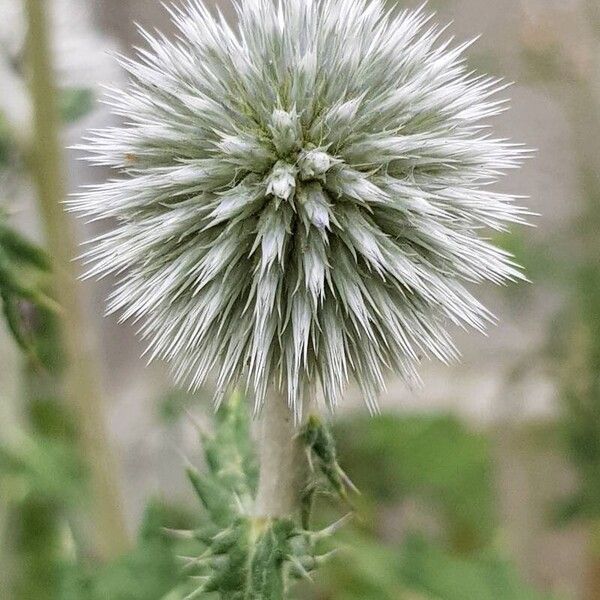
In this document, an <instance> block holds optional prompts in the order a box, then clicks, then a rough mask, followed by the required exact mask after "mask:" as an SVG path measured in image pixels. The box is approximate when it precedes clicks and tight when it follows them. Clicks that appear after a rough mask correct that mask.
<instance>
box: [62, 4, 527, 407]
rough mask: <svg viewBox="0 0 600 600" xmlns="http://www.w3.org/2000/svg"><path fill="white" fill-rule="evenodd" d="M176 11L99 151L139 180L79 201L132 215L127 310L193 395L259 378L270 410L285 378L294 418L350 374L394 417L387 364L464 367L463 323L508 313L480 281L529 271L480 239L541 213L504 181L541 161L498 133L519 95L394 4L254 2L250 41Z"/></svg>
mask: <svg viewBox="0 0 600 600" xmlns="http://www.w3.org/2000/svg"><path fill="white" fill-rule="evenodd" d="M171 12H172V17H173V20H174V22H175V25H176V26H177V27H178V28H179V36H178V38H177V40H176V41H170V40H168V39H166V38H165V37H163V36H161V35H157V36H151V35H149V34H147V33H145V32H144V36H145V38H146V40H147V42H148V45H149V48H148V49H145V50H140V52H139V57H138V60H129V59H126V58H123V59H122V64H123V66H124V67H125V68H126V69H127V71H128V72H129V74H130V76H131V84H130V86H129V88H128V89H126V90H125V91H115V92H114V93H113V94H112V95H111V97H110V102H111V104H112V106H113V107H114V110H115V112H116V114H118V115H121V116H123V117H124V118H125V119H126V123H125V125H124V126H122V127H116V128H112V129H106V130H102V131H96V132H93V133H92V135H91V136H90V138H89V139H88V140H87V141H88V142H89V143H87V144H86V145H85V146H84V148H85V149H86V150H87V151H89V152H90V153H91V156H90V157H89V159H90V160H92V161H94V162H96V163H97V164H99V165H104V166H110V167H113V168H115V169H117V170H119V171H120V172H122V174H123V176H124V177H122V178H119V179H115V180H112V181H109V182H108V183H105V184H103V185H99V186H95V187H93V188H91V189H90V190H89V191H88V192H86V193H84V194H82V195H81V196H80V197H78V198H77V199H75V200H73V202H72V207H73V208H74V209H75V210H78V211H81V212H82V213H84V214H85V215H87V216H88V217H91V218H93V219H107V218H114V219H115V221H114V228H113V229H112V230H111V231H109V232H108V233H107V234H105V235H103V236H102V237H100V238H99V239H97V240H95V241H94V244H93V248H92V250H91V251H90V252H89V253H88V254H87V258H88V259H89V260H90V261H91V262H92V263H93V266H92V267H91V269H90V271H89V274H90V275H97V276H104V275H107V274H117V275H118V279H119V281H118V286H117V288H116V291H115V292H114V294H113V295H112V297H111V301H110V310H111V311H120V312H121V313H122V316H123V319H134V320H135V321H140V322H141V323H142V325H141V333H142V335H143V336H144V337H145V338H147V340H148V345H149V352H150V353H151V355H152V357H156V356H160V357H162V358H164V359H167V360H168V361H171V362H172V363H173V364H174V366H175V372H176V374H177V376H178V377H179V378H181V379H183V380H187V381H189V382H190V384H191V385H192V386H199V385H201V384H202V383H203V382H204V381H205V380H206V379H207V377H209V376H211V374H214V377H215V379H216V382H217V387H218V389H219V390H220V392H225V390H227V388H229V387H231V386H232V385H234V384H236V383H237V382H238V381H239V380H242V381H244V380H245V381H246V382H247V383H248V384H249V386H250V387H251V388H252V390H253V392H254V396H255V398H256V405H257V407H260V406H261V405H262V403H263V400H264V398H265V395H266V394H267V390H268V388H269V386H270V385H271V384H273V385H275V386H278V387H279V388H280V389H282V390H283V391H284V392H285V393H286V394H287V397H288V399H289V403H290V405H291V406H293V407H294V408H295V409H296V411H297V413H299V412H300V411H301V407H302V402H303V398H305V397H306V394H310V393H314V392H315V388H316V387H317V386H318V385H320V386H321V388H322V392H323V395H324V398H325V400H326V402H327V403H328V404H329V405H330V406H332V407H333V406H335V405H337V404H338V401H339V400H340V398H341V396H342V393H343V391H344V389H345V387H346V385H347V383H348V381H350V380H355V381H356V382H357V383H358V384H359V386H360V387H361V389H362V391H363V393H364V397H365V400H366V402H367V404H368V405H369V407H370V408H371V409H375V408H376V404H377V397H378V395H379V394H380V392H381V391H382V389H383V388H384V380H385V376H386V372H389V371H393V372H395V373H397V374H399V375H401V376H402V377H403V378H404V379H405V380H406V381H407V382H415V381H417V380H418V375H417V372H416V365H417V363H418V361H419V359H420V357H421V356H423V355H430V356H435V357H437V358H439V359H441V360H443V361H447V360H449V359H452V358H453V357H455V355H456V350H455V347H454V345H453V343H452V341H451V339H450V336H449V334H448V332H447V326H448V324H449V323H454V324H458V325H461V326H464V325H467V326H472V327H474V328H476V329H479V330H481V329H483V328H484V326H485V323H486V321H488V320H489V319H490V314H489V313H488V312H487V310H486V309H485V308H484V307H483V306H482V305H481V304H480V303H479V302H478V301H477V300H476V299H475V298H474V297H473V296H472V295H471V293H470V292H469V291H468V290H467V288H466V287H465V285H468V284H471V283H479V282H483V281H492V282H495V283H501V282H504V281H506V280H511V279H516V278H519V277H520V276H521V275H520V271H519V269H518V267H516V266H515V265H514V263H513V262H512V261H511V259H510V256H509V255H507V254H506V253H505V252H503V251H501V250H499V249H497V248H495V247H494V246H493V245H492V244H490V243H489V242H488V241H486V240H485V238H483V237H482V230H485V229H486V228H490V227H491V228H494V229H502V228H504V227H505V226H506V225H507V224H508V223H511V222H522V221H523V219H524V218H525V215H526V212H525V211H524V210H523V209H522V208H519V207H517V206H516V205H515V203H514V200H515V197H512V196H510V195H505V194H501V193H498V192H496V191H493V190H492V189H490V186H489V184H491V183H493V182H494V181H495V180H496V179H497V177H498V176H499V174H500V173H502V172H504V171H505V170H507V169H512V168H514V167H517V166H518V165H519V163H520V161H521V159H522V157H523V154H524V151H523V150H522V149H521V148H520V147H518V146H517V145H514V144H510V143H508V142H506V141H505V140H500V139H494V138H493V137H490V136H489V134H488V133H486V131H485V129H484V126H483V125H482V120H484V119H486V118H487V117H491V116H493V115H496V114H498V113H499V112H501V111H502V110H504V107H505V104H504V101H502V100H497V99H496V93H497V92H498V91H499V90H500V89H501V88H502V86H501V83H500V81H498V80H497V79H494V78H488V77H479V76H475V75H473V74H472V73H471V72H469V71H468V69H467V67H466V65H465V61H464V58H463V53H464V51H465V49H466V48H467V47H468V46H469V44H468V43H467V44H462V45H459V46H453V45H452V43H451V41H443V40H442V35H443V29H440V28H438V27H436V26H435V25H430V24H429V23H430V17H429V16H428V15H426V14H425V13H424V12H423V11H422V10H418V11H405V12H402V13H399V14H396V13H388V12H385V11H384V9H383V5H382V2H380V1H377V0H376V1H372V2H367V1H365V0H304V1H302V2H298V1H297V0H280V1H278V2H277V1H276V0H244V1H243V2H242V1H240V2H239V3H238V4H237V12H238V17H239V25H238V27H237V28H236V29H233V28H231V27H230V25H228V23H227V22H226V20H225V19H224V18H223V17H222V16H220V15H216V16H215V15H213V14H212V13H211V12H210V11H209V10H208V9H207V8H205V7H204V6H203V5H202V4H201V2H200V0H189V1H188V3H187V5H186V6H185V7H184V8H173V9H171Z"/></svg>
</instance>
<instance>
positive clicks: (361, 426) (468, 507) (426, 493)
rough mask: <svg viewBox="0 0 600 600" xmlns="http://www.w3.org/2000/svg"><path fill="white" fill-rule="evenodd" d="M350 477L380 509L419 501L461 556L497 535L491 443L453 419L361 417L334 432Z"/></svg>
mask: <svg viewBox="0 0 600 600" xmlns="http://www.w3.org/2000/svg"><path fill="white" fill-rule="evenodd" d="M336 437H337V438H338V445H339V448H340V452H341V454H342V456H343V462H344V464H345V465H347V468H348V473H349V475H350V477H351V478H352V479H353V481H355V482H356V484H357V485H358V487H359V488H360V489H361V490H368V493H369V495H370V496H372V497H373V499H374V500H375V501H376V502H379V503H398V502H401V501H402V500H405V499H408V498H416V499H418V500H419V503H420V504H421V505H423V506H426V507H429V509H430V510H432V511H434V513H435V514H437V515H439V516H441V517H442V518H443V526H444V528H445V529H446V534H447V536H448V541H449V542H450V543H451V544H452V545H453V547H455V548H456V549H459V550H461V551H468V550H471V549H474V548H479V547H481V546H483V545H485V544H487V543H489V542H490V540H491V538H492V535H493V531H494V525H495V522H494V516H493V490H492V472H491V461H490V455H489V441H488V440H487V439H486V438H485V436H484V435H479V434H476V433H473V432H471V431H469V430H468V429H467V427H466V426H465V425H464V424H462V423H461V422H460V421H459V420H458V419H456V418H454V417H450V416H414V417H405V418H400V417H398V416H395V415H391V414H389V415H383V416H379V417H375V418H373V419H370V418H369V417H367V416H359V417H356V418H353V419H350V420H349V421H345V422H343V424H342V425H341V426H340V427H338V428H337V431H336Z"/></svg>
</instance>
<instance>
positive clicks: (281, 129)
mask: <svg viewBox="0 0 600 600" xmlns="http://www.w3.org/2000/svg"><path fill="white" fill-rule="evenodd" d="M270 129H271V133H272V134H273V143H274V144H275V149H276V150H277V153H278V154H279V155H280V156H286V155H287V154H289V153H290V152H291V151H292V150H293V149H294V148H296V147H298V146H299V141H300V140H299V138H300V124H299V121H298V114H297V113H296V111H295V110H293V111H292V112H286V111H285V110H279V109H277V110H275V111H273V115H272V117H271V126H270Z"/></svg>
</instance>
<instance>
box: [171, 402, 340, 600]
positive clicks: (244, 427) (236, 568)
mask: <svg viewBox="0 0 600 600" xmlns="http://www.w3.org/2000/svg"><path fill="white" fill-rule="evenodd" d="M218 419H219V420H218V423H217V428H216V433H215V435H214V436H213V437H211V436H209V435H206V434H201V437H202V442H203V447H204V455H205V459H206V463H207V465H208V472H200V471H198V470H197V469H196V468H195V467H193V466H191V465H189V466H188V476H189V479H190V481H191V483H192V486H193V488H194V490H195V492H196V494H197V496H198V498H199V499H200V501H201V503H202V506H203V507H204V509H205V518H204V522H203V524H202V525H201V526H200V527H199V528H197V529H196V530H194V531H175V532H171V533H172V534H173V535H176V536H178V537H183V538H189V539H195V540H197V541H198V542H199V543H200V544H202V545H203V546H204V548H205V550H204V552H203V553H202V554H201V555H200V556H188V557H182V559H183V560H184V563H185V568H186V570H187V571H188V572H189V573H190V574H194V573H195V574H196V575H195V578H196V580H197V581H198V587H197V588H195V589H194V591H193V592H192V593H191V594H190V595H188V597H187V598H188V600H191V599H192V598H200V597H203V596H204V594H208V593H212V592H215V593H218V594H219V595H220V597H221V598H222V599H223V600H259V599H260V600H265V599H267V598H268V599H269V600H283V599H284V598H288V597H289V595H288V590H289V587H290V585H291V584H292V583H293V582H294V580H298V579H302V578H309V577H310V574H311V573H312V572H313V571H315V570H316V569H317V568H318V567H319V565H321V564H322V563H323V562H325V561H327V560H328V559H329V558H330V557H331V556H332V552H326V551H321V552H319V548H318V547H319V545H320V542H323V541H325V540H327V539H328V538H329V537H331V536H332V535H333V534H334V533H335V532H336V531H337V530H338V529H339V527H341V526H342V525H343V524H344V523H345V522H346V520H347V518H343V519H341V520H340V521H339V522H337V523H334V524H333V525H331V526H330V527H327V528H325V529H323V530H321V531H311V530H310V529H309V525H310V523H309V520H310V519H309V516H310V504H309V503H310V501H311V500H312V497H313V495H314V493H315V492H319V491H322V492H327V493H333V494H335V495H337V496H338V497H343V498H346V497H347V494H346V489H345V486H344V484H343V483H342V482H341V481H340V480H338V479H337V478H335V477H333V478H332V477H331V476H330V473H341V472H342V471H341V469H340V467H339V465H338V463H337V459H336V458H335V456H336V452H335V447H334V445H333V438H332V436H331V434H330V432H329V430H328V427H327V425H326V424H325V423H323V422H321V421H319V420H318V419H317V418H316V417H311V418H310V419H309V422H308V423H307V425H306V426H305V427H304V429H303V430H302V432H301V434H300V435H301V437H302V440H303V442H304V444H305V447H306V451H307V453H308V454H309V455H310V456H311V463H312V464H313V469H311V471H310V474H309V476H308V478H307V481H306V493H305V494H304V497H305V498H306V504H305V505H303V506H302V508H301V512H302V515H303V518H302V521H303V523H302V526H298V525H297V524H296V522H295V520H294V519H293V515H292V516H290V518H281V519H276V518H267V517H263V516H260V515H255V514H254V494H255V492H256V469H255V460H254V456H253V452H252V450H251V449H250V448H251V445H250V438H249V427H248V414H247V406H246V403H245V402H244V399H243V398H242V396H241V395H240V394H234V395H233V396H232V398H231V399H230V400H229V401H228V402H226V403H223V406H222V407H221V409H220V411H219V413H218ZM317 467H318V468H317Z"/></svg>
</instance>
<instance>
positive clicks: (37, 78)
mask: <svg viewBox="0 0 600 600" xmlns="http://www.w3.org/2000/svg"><path fill="white" fill-rule="evenodd" d="M47 6H48V3H47V2H45V0H25V7H26V14H27V22H28V28H29V31H28V59H29V68H30V77H31V99H32V104H33V115H32V118H33V138H34V139H33V142H32V143H33V148H32V150H33V156H32V167H33V169H32V170H33V176H34V183H35V186H36V191H37V198H38V203H39V209H40V213H41V217H42V220H43V224H44V227H45V233H46V240H47V246H48V252H49V254H50V256H51V258H52V261H53V267H54V281H53V286H54V289H53V293H54V295H55V297H56V300H57V301H58V303H59V304H60V306H61V307H62V314H61V317H62V318H61V319H60V325H59V326H60V338H61V340H62V345H63V348H64V354H65V359H66V369H65V373H64V376H63V387H64V394H65V396H66V400H67V402H68V406H69V407H70V409H71V410H72V411H73V415H74V417H75V419H76V422H77V428H78V441H79V444H80V452H81V454H82V456H83V459H84V461H85V463H86V467H87V469H88V473H89V480H90V496H91V503H92V506H91V509H92V511H93V521H94V525H95V536H94V537H95V544H94V546H95V547H94V551H95V553H96V554H97V555H98V556H99V557H100V558H103V559H108V558H111V557H114V556H116V555H118V554H120V553H121V552H122V551H123V550H125V549H126V547H127V537H126V533H125V531H126V528H125V521H124V518H123V515H122V512H121V504H120V501H119V494H118V486H117V482H116V480H115V476H114V464H113V457H112V454H111V452H110V448H109V444H108V438H107V434H106V430H105V423H104V414H103V409H102V398H101V394H100V391H99V385H98V378H97V373H96V371H95V367H94V365H95V360H94V352H93V344H92V342H91V340H90V335H89V331H90V327H89V323H88V322H87V319H86V317H85V311H84V309H83V306H82V301H81V298H80V290H79V285H78V282H77V277H76V273H75V269H74V266H73V263H72V259H73V256H74V255H75V252H76V249H75V248H76V246H75V242H74V236H73V233H72V230H71V223H70V220H69V219H68V217H67V215H66V214H65V212H64V210H63V208H62V206H61V203H62V202H63V200H64V198H65V189H64V169H63V164H62V152H61V148H60V142H59V118H58V108H57V103H56V88H55V82H54V76H53V69H52V64H51V59H50V56H51V47H50V43H49V33H48V22H47V14H46V9H47Z"/></svg>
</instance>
